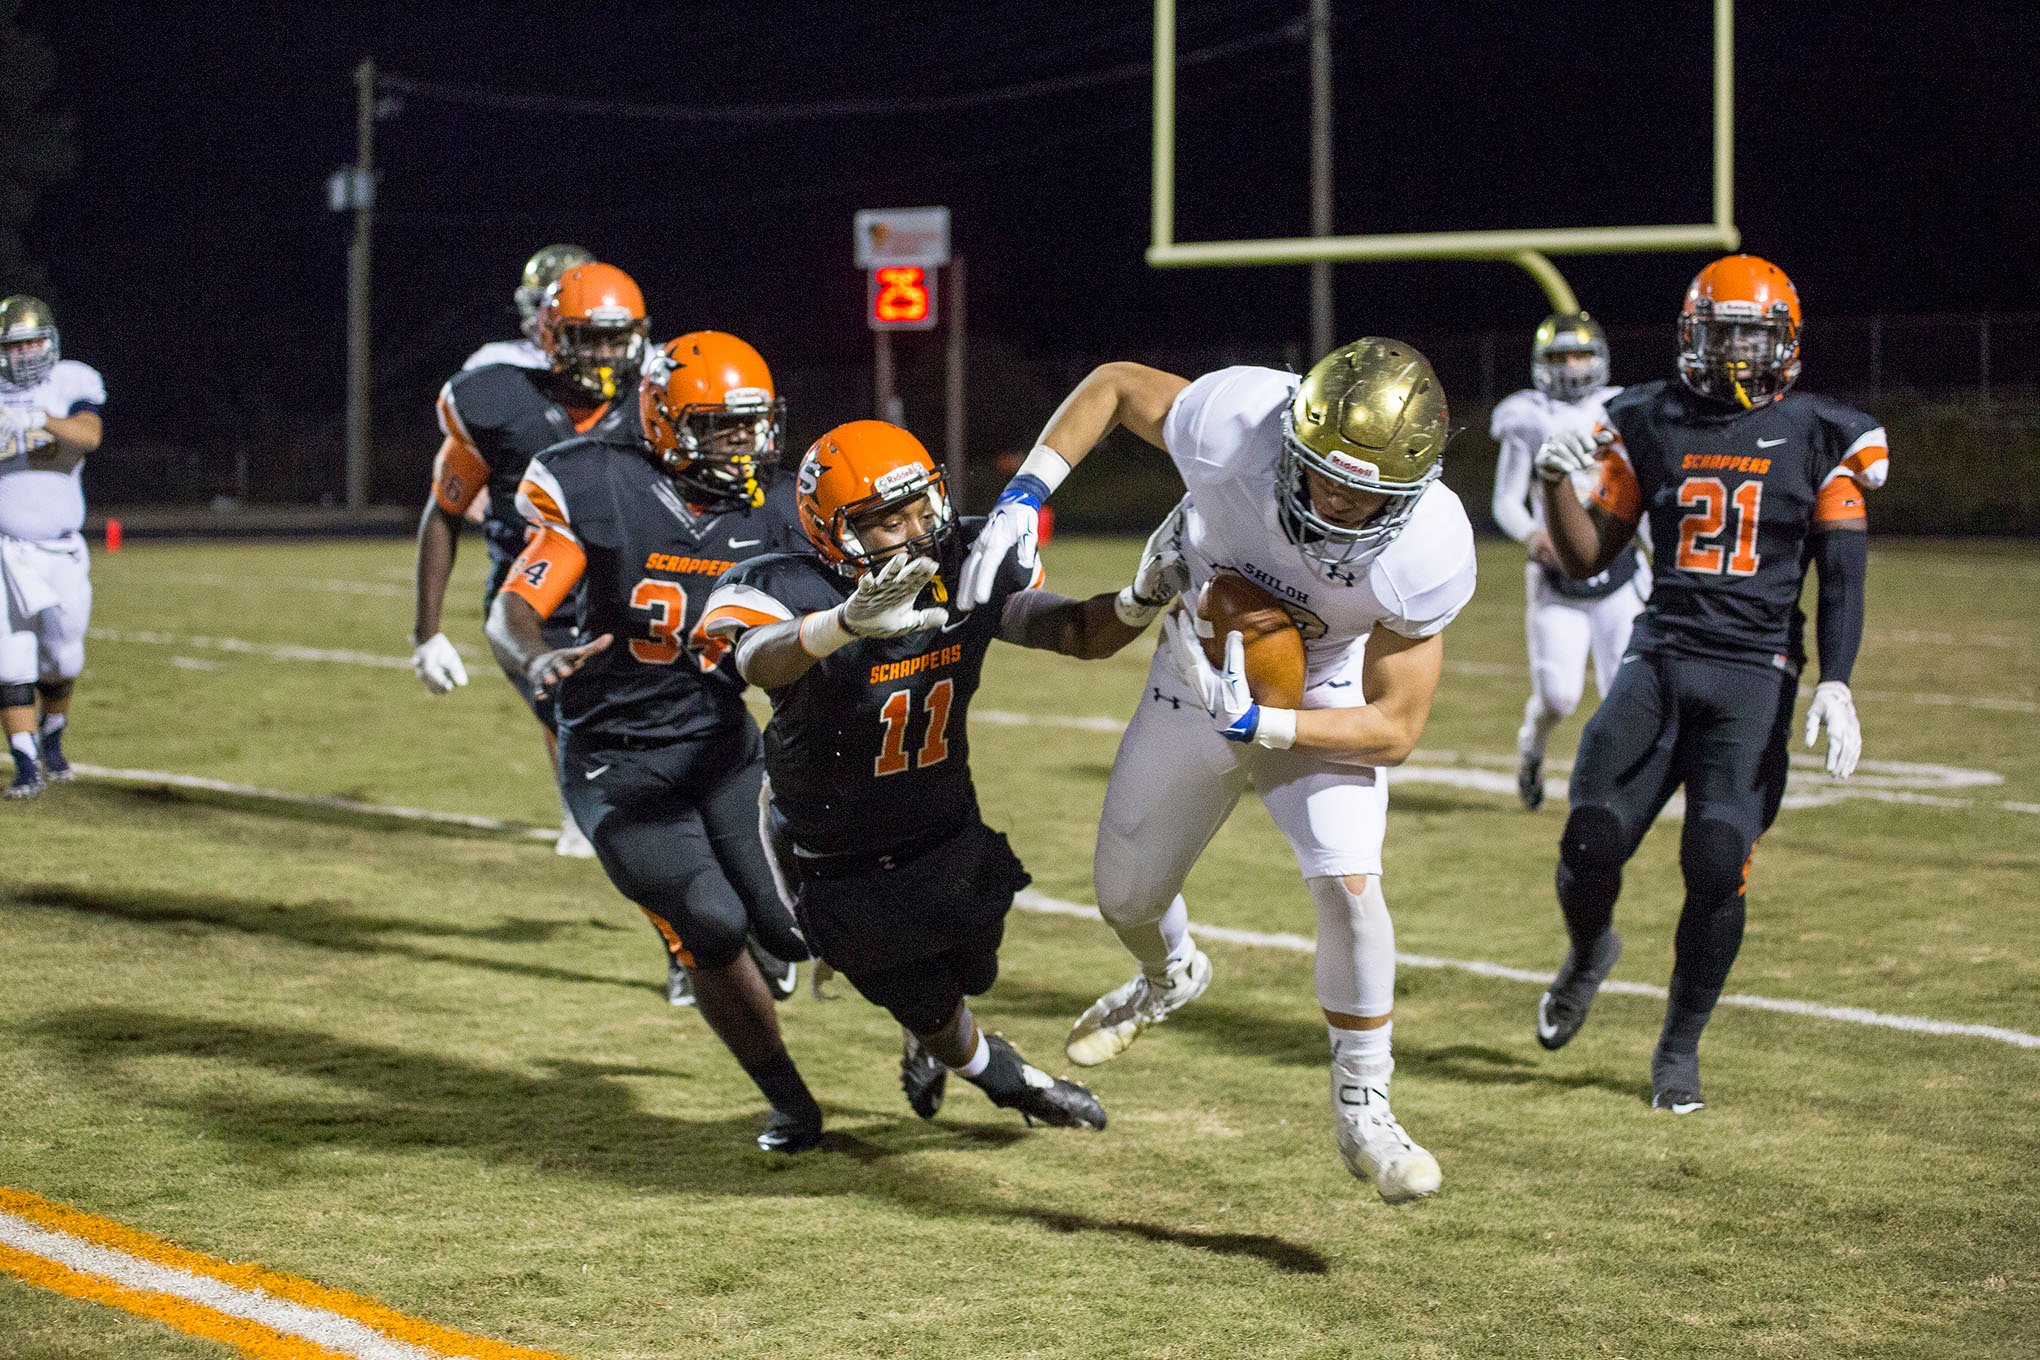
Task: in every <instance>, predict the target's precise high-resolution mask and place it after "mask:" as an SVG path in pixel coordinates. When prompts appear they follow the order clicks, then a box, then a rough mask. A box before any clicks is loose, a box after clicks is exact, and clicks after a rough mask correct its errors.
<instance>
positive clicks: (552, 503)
mask: <svg viewBox="0 0 2040 1360" xmlns="http://www.w3.org/2000/svg"><path fill="white" fill-rule="evenodd" d="M517 494H518V495H519V496H522V497H523V498H524V499H526V500H528V501H530V502H531V505H532V508H533V509H534V510H536V511H538V516H539V518H540V519H542V520H544V521H545V523H546V524H547V525H548V526H550V527H552V528H555V529H566V530H567V531H568V532H569V533H571V532H573V531H572V529H570V528H569V527H568V525H567V512H566V511H564V510H562V509H560V503H559V502H558V501H556V500H554V499H553V498H552V493H551V492H550V491H547V490H546V489H545V488H544V487H542V486H540V485H539V484H538V483H537V482H534V481H532V480H531V479H530V478H529V477H526V478H525V479H524V480H523V481H521V482H519V483H518V484H517Z"/></svg>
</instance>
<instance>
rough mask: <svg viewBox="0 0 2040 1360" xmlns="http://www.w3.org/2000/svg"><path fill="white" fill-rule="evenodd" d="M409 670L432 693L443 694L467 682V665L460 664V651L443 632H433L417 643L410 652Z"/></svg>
mask: <svg viewBox="0 0 2040 1360" xmlns="http://www.w3.org/2000/svg"><path fill="white" fill-rule="evenodd" d="M411 670H412V673H413V674H415V675H416V676H417V677H418V678H419V679H420V680H423V681H424V682H425V688H427V689H429V690H431V691H432V692H433V693H434V694H445V693H447V692H448V691H449V690H454V689H458V688H460V687H461V686H462V685H465V684H466V683H467V682H468V677H467V667H465V666H463V665H461V663H460V653H459V652H457V651H455V650H454V648H453V643H451V642H450V641H448V640H447V637H446V634H444V633H434V634H433V635H432V636H431V637H429V638H426V639H425V640H424V641H423V642H421V643H419V644H418V646H417V647H416V648H415V649H414V650H413V651H412V652H411Z"/></svg>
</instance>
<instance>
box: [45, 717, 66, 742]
mask: <svg viewBox="0 0 2040 1360" xmlns="http://www.w3.org/2000/svg"><path fill="white" fill-rule="evenodd" d="M66 720H67V718H66V715H65V714H62V713H46V714H44V715H43V720H42V734H43V735H44V736H46V737H47V736H51V735H54V734H55V733H58V732H61V731H63V730H64V723H65V722H66Z"/></svg>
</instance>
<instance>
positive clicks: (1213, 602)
mask: <svg viewBox="0 0 2040 1360" xmlns="http://www.w3.org/2000/svg"><path fill="white" fill-rule="evenodd" d="M1197 615H1198V617H1199V618H1201V619H1204V620H1206V621H1207V622H1209V623H1210V625H1211V636H1210V637H1207V638H1204V639H1203V643H1204V655H1205V656H1206V657H1208V658H1210V660H1211V664H1212V665H1214V666H1216V665H1219V664H1220V663H1221V662H1222V661H1223V660H1224V656H1225V635H1226V634H1227V633H1238V634H1239V635H1240V641H1241V643H1243V644H1244V645H1245V649H1246V661H1247V689H1248V691H1249V692H1251V693H1252V694H1253V696H1254V702H1255V703H1260V704H1267V705H1268V706H1269V707H1271V708H1295V707H1296V706H1297V705H1298V704H1300V703H1302V702H1303V671H1304V658H1303V634H1302V633H1300V632H1298V631H1297V628H1296V620H1295V619H1293V618H1291V617H1290V616H1289V611H1288V610H1287V609H1284V608H1283V607H1282V602H1281V601H1280V600H1278V599H1276V598H1275V597H1274V596H1273V595H1271V594H1269V593H1268V592H1267V591H1265V590H1263V589H1261V587H1259V586H1257V585H1255V584H1254V583H1253V582H1252V581H1249V580H1248V579H1247V578H1246V577H1244V576H1241V575H1240V574H1239V573H1237V572H1232V571H1221V572H1219V573H1217V574H1216V575H1214V576H1213V577H1212V578H1211V580H1210V581H1209V582H1208V583H1206V585H1205V587H1204V594H1203V596H1202V598H1201V599H1200V600H1199V601H1198V605H1197ZM1200 631H1201V630H1200Z"/></svg>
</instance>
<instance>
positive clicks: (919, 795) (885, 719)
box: [724, 519, 1036, 855]
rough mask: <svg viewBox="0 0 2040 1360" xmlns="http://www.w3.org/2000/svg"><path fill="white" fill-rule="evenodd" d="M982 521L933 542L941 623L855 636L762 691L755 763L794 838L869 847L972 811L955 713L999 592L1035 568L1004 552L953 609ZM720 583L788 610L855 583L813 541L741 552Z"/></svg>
mask: <svg viewBox="0 0 2040 1360" xmlns="http://www.w3.org/2000/svg"><path fill="white" fill-rule="evenodd" d="M983 525H984V521H983V520H980V519H967V520H964V521H962V522H961V523H960V524H959V525H958V527H957V532H956V533H954V534H952V535H950V538H949V542H948V543H947V544H945V545H944V547H943V551H942V555H941V563H942V569H941V572H940V573H939V574H938V576H937V578H936V580H935V581H934V582H931V583H930V584H929V587H928V590H927V591H926V592H924V593H923V594H922V596H921V599H920V604H921V606H922V607H923V608H925V607H927V606H929V605H931V604H938V603H939V604H947V605H949V606H950V608H951V610H952V615H951V618H950V621H949V623H948V625H947V626H945V627H943V628H940V629H928V630H926V631H923V632H919V633H909V634H907V635H906V636H904V637H896V638H869V639H864V640H861V641H857V642H853V643H851V644H850V645H849V646H847V647H844V648H843V649H841V650H840V651H837V652H835V653H834V654H833V655H830V656H826V657H824V658H822V659H821V660H820V661H818V662H816V663H815V665H814V667H813V668H812V669H810V670H809V671H808V672H807V673H806V674H804V675H802V676H801V677H800V679H798V680H796V681H794V682H793V683H792V684H790V685H787V686H784V687H783V688H780V689H775V690H771V691H768V692H769V693H770V695H771V698H772V721H771V723H770V725H768V726H767V727H766V729H765V772H766V775H767V777H768V778H769V779H770V780H771V782H772V801H773V803H774V805H775V806H776V807H777V808H778V809H779V812H780V814H781V815H782V816H784V817H785V819H786V823H787V831H788V833H789V834H790V835H791V836H792V837H793V841H794V844H796V845H798V846H799V847H800V848H801V849H802V850H804V851H807V852H809V853H811V854H817V855H840V854H851V853H856V854H865V853H877V852H879V851H883V850H886V849H888V848H892V847H896V846H905V845H911V844H913V843H915V842H918V841H924V840H927V839H929V838H931V837H939V836H943V835H946V834H948V833H950V832H952V831H954V830H955V829H957V828H958V827H960V826H962V825H963V824H964V823H966V822H969V821H972V820H975V819H976V818H977V815H978V807H977V791H976V789H975V788H974V787H973V785H972V783H971V778H970V734H969V728H968V726H967V724H966V722H965V716H966V714H967V713H968V711H969V708H970V701H971V696H973V695H974V694H976V693H977V688H978V680H979V677H980V676H981V674H982V672H983V670H984V663H985V653H986V651H988V650H989V649H990V648H991V645H992V640H993V639H994V638H996V637H997V636H998V633H999V624H1000V621H1001V618H1002V616H1003V614H1004V612H1005V607H1006V601H1007V599H1008V598H1009V597H1011V596H1012V595H1013V594H1014V593H1016V592H1018V591H1021V590H1025V589H1027V588H1028V587H1029V585H1031V584H1032V583H1033V581H1034V580H1035V579H1036V577H1035V573H1034V572H1032V571H1030V570H1027V569H1024V568H1022V567H1020V566H1019V565H1018V564H1017V563H1016V562H1014V561H1013V559H1012V558H1010V557H1009V558H1008V559H1007V560H1006V564H1005V566H1004V567H1003V568H1002V569H1001V570H1000V572H999V578H998V582H997V584H996V586H995V587H994V589H993V592H992V597H991V599H989V600H987V601H986V602H985V603H984V604H982V605H980V606H978V608H976V609H975V610H973V611H971V612H970V613H968V614H965V615H962V616H960V617H959V616H956V615H955V614H954V612H953V611H954V601H955V598H956V587H957V579H958V576H959V575H960V573H961V570H962V566H963V558H964V554H965V553H966V552H967V551H968V550H969V547H970V544H971V543H973V542H974V541H976V539H977V535H978V531H979V530H980V529H981V528H982V527H983ZM724 583H725V584H742V585H747V586H750V587H751V588H753V589H755V590H757V591H759V592H761V593H762V594H765V595H769V596H771V597H772V598H773V599H774V600H776V601H778V602H779V603H780V604H781V605H783V606H784V607H785V608H786V610H787V611H788V612H790V613H791V614H793V615H794V616H795V617H799V616H800V615H802V614H808V613H813V612H815V611H817V610H823V609H833V608H835V607H836V606H837V605H838V604H841V603H842V602H843V601H844V600H845V599H847V598H849V595H850V591H851V588H852V584H853V583H852V582H851V581H850V579H849V578H848V577H845V576H843V575H841V574H840V573H838V572H837V571H836V570H835V568H833V567H831V566H830V565H829V564H827V563H826V562H824V561H822V560H821V558H819V557H816V556H815V555H814V554H812V553H800V554H785V555H781V556H775V557H762V558H758V559H756V560H754V561H750V562H746V563H744V564H743V565H741V566H739V567H737V568H736V569H734V570H733V571H731V572H730V574H729V575H728V576H726V577H725V578H724ZM938 586H939V587H940V588H939V589H938Z"/></svg>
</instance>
